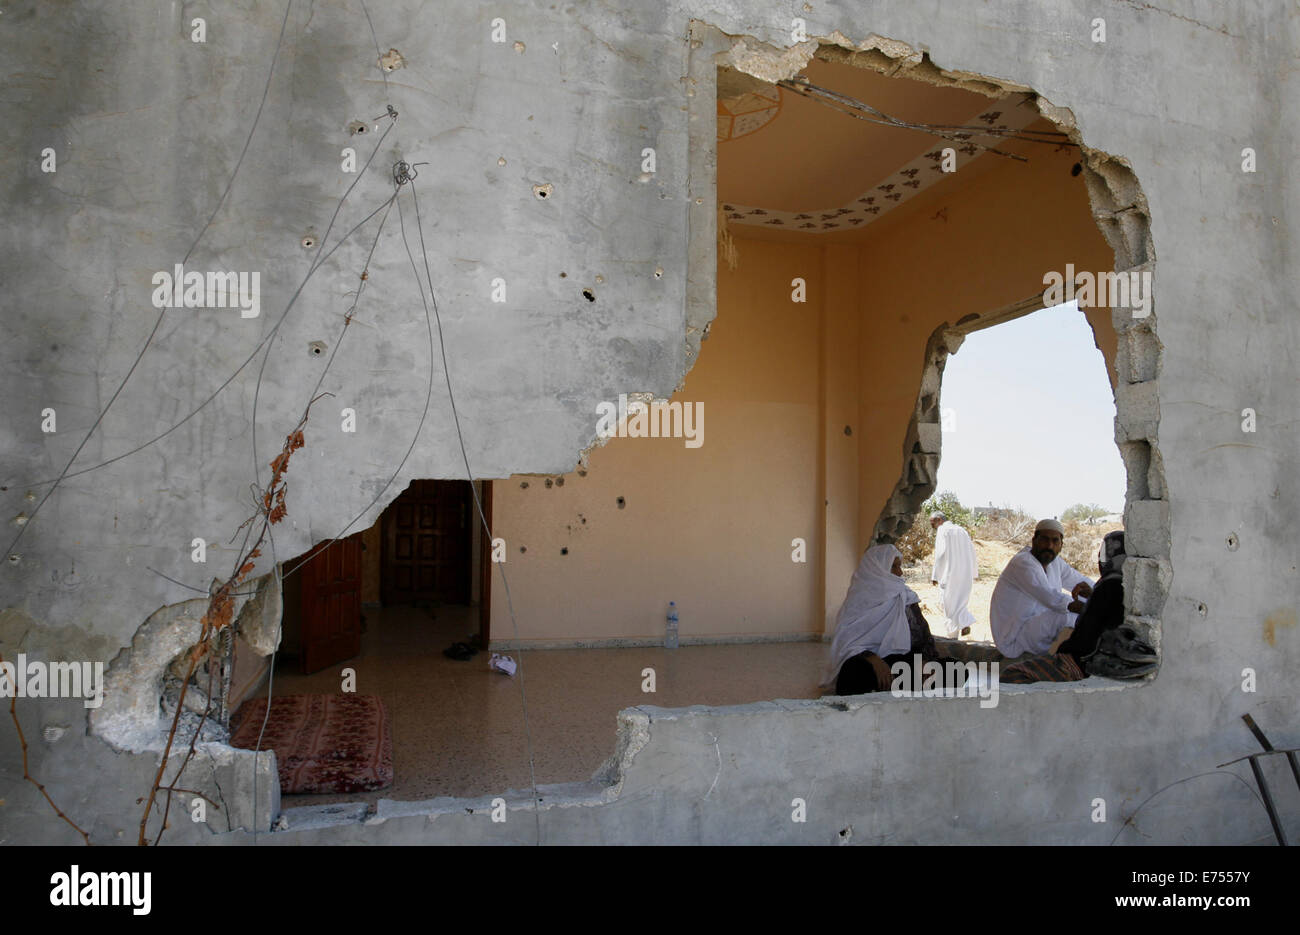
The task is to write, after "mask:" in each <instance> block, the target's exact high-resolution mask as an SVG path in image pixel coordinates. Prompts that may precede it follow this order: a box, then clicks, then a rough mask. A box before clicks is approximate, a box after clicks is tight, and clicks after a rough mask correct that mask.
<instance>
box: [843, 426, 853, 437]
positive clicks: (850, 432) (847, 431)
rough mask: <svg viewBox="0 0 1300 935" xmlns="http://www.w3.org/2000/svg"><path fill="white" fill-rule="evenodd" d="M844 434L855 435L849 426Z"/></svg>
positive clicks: (845, 427) (845, 428)
mask: <svg viewBox="0 0 1300 935" xmlns="http://www.w3.org/2000/svg"><path fill="white" fill-rule="evenodd" d="M844 434H845V435H852V434H853V429H852V428H851V427H850V426H847V425H846V426H844Z"/></svg>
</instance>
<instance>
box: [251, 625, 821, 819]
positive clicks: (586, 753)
mask: <svg viewBox="0 0 1300 935" xmlns="http://www.w3.org/2000/svg"><path fill="white" fill-rule="evenodd" d="M477 613H478V611H477V609H476V608H475V609H471V608H467V607H455V606H444V607H440V608H436V609H435V610H433V611H429V610H422V609H418V608H413V607H393V608H386V609H384V610H382V611H379V610H367V611H366V618H367V632H366V633H365V634H364V635H363V636H362V654H361V655H360V656H359V657H357V658H356V659H352V660H348V661H347V662H343V663H340V664H339V665H337V666H332V667H330V668H329V669H326V670H325V671H322V672H318V673H315V674H314V675H307V676H304V675H298V674H296V673H295V672H293V671H290V670H288V669H287V667H281V670H280V671H278V672H277V673H276V677H275V694H276V695H290V694H298V693H307V692H319V693H326V692H336V691H339V689H340V678H339V671H340V670H341V669H342V668H343V667H345V666H350V667H352V668H353V669H355V670H356V674H357V685H356V689H357V691H358V692H359V693H362V694H375V695H378V696H379V697H380V698H382V699H383V701H384V704H385V706H386V707H387V708H388V712H389V716H390V718H391V724H392V732H393V772H394V783H393V785H392V786H390V787H389V788H388V789H384V790H382V791H379V792H371V793H361V794H352V795H295V796H285V797H284V801H283V807H285V808H292V807H295V806H299V805H324V804H328V803H332V802H357V801H367V802H372V803H373V802H375V801H377V800H378V799H380V798H389V799H398V800H415V799H425V798H432V797H434V796H439V795H456V796H481V795H487V794H497V793H500V792H504V791H505V790H507V789H526V788H528V786H529V776H528V752H527V745H526V743H525V733H524V726H523V723H524V722H523V713H522V706H521V703H520V695H519V681H518V677H517V676H516V678H513V679H512V678H509V677H507V676H505V675H502V674H500V673H497V672H492V671H490V670H489V669H488V667H487V653H479V654H478V655H477V656H475V657H474V658H473V659H471V660H469V661H468V662H455V661H453V660H451V659H448V658H447V657H445V656H444V655H443V654H442V651H443V649H445V648H446V647H447V646H448V645H450V644H451V643H453V642H456V641H458V640H464V639H465V637H466V635H467V634H469V633H470V632H472V631H474V630H475V629H476V628H477V623H476V621H477ZM825 653H826V644H824V643H820V642H800V643H746V644H734V645H726V646H685V647H682V648H680V649H677V650H665V649H661V648H656V647H646V648H639V649H547V650H536V651H531V652H525V653H524V654H523V677H524V682H523V684H524V688H525V689H526V691H527V696H528V714H529V723H530V726H531V728H532V736H533V748H534V759H535V763H536V772H537V781H538V782H539V783H554V782H572V781H577V780H585V779H589V778H591V774H592V772H594V771H595V770H596V768H597V767H599V766H600V764H601V763H603V762H604V761H605V759H606V758H607V757H608V756H609V755H610V754H612V753H613V752H614V739H615V733H616V715H617V714H618V711H619V710H620V709H622V708H628V707H632V706H635V705H641V704H653V705H658V706H660V707H669V708H672V707H684V706H687V705H692V704H706V705H731V704H744V703H747V702H751V701H770V700H772V699H774V698H816V697H818V694H819V693H818V691H817V683H818V680H819V678H820V677H821V674H822V666H823V665H824V664H825ZM515 657H516V658H518V654H515ZM646 667H652V668H654V669H655V676H656V689H657V690H656V692H655V693H654V694H645V693H643V692H642V691H641V683H642V675H641V671H642V669H644V668H646Z"/></svg>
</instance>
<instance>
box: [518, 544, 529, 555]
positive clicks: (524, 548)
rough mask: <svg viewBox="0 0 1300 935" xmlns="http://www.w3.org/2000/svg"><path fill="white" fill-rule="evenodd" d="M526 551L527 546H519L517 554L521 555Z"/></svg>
mask: <svg viewBox="0 0 1300 935" xmlns="http://www.w3.org/2000/svg"><path fill="white" fill-rule="evenodd" d="M527 551H528V546H526V545H521V546H520V547H519V552H520V554H522V553H524V552H527Z"/></svg>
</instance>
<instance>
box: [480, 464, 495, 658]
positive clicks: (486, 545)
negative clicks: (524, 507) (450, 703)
mask: <svg viewBox="0 0 1300 935" xmlns="http://www.w3.org/2000/svg"><path fill="white" fill-rule="evenodd" d="M480 483H481V484H482V492H481V493H480V494H479V497H480V499H481V502H482V506H483V517H482V518H483V520H484V521H485V526H486V528H485V529H483V530H482V535H480V536H479V560H478V565H479V568H478V582H479V584H478V603H479V607H478V645H479V648H480V649H487V648H488V645H489V643H490V641H491V639H492V481H490V480H483V481H481V482H480Z"/></svg>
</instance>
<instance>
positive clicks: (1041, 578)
mask: <svg viewBox="0 0 1300 935" xmlns="http://www.w3.org/2000/svg"><path fill="white" fill-rule="evenodd" d="M1064 542H1065V540H1064V529H1062V527H1061V524H1060V523H1058V522H1057V521H1056V520H1054V519H1045V520H1042V521H1041V522H1039V524H1038V525H1037V526H1036V527H1035V528H1034V538H1033V541H1032V542H1031V544H1030V545H1028V546H1026V547H1025V548H1023V549H1021V550H1020V551H1019V552H1017V553H1016V554H1015V555H1013V556H1011V561H1009V562H1007V567H1006V568H1005V569H1004V570H1003V572H1002V576H1001V577H1000V578H998V583H997V586H996V587H995V588H994V589H993V600H992V603H991V604H990V605H989V624H990V626H991V627H992V629H993V642H994V643H996V644H997V647H998V650H999V651H1000V652H1001V653H1002V655H1003V656H1005V657H1007V658H1008V659H1011V658H1014V657H1016V656H1021V655H1024V654H1025V653H1037V654H1042V653H1046V652H1047V651H1048V650H1049V649H1051V646H1052V643H1053V642H1054V641H1055V640H1056V638H1057V636H1058V635H1060V632H1061V631H1062V630H1063V629H1065V628H1066V627H1072V626H1074V621H1075V618H1076V617H1077V616H1078V614H1079V612H1080V611H1082V610H1083V607H1084V604H1083V601H1082V600H1080V598H1086V597H1088V596H1089V595H1091V594H1092V582H1091V581H1090V580H1089V579H1088V578H1086V577H1084V576H1083V575H1081V574H1079V572H1077V571H1075V570H1074V569H1073V568H1071V567H1070V566H1069V565H1067V564H1066V563H1065V560H1064V559H1062V558H1061V557H1060V554H1061V546H1062V545H1063V544H1064ZM1066 591H1069V593H1068V594H1067V593H1065V592H1066Z"/></svg>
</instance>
